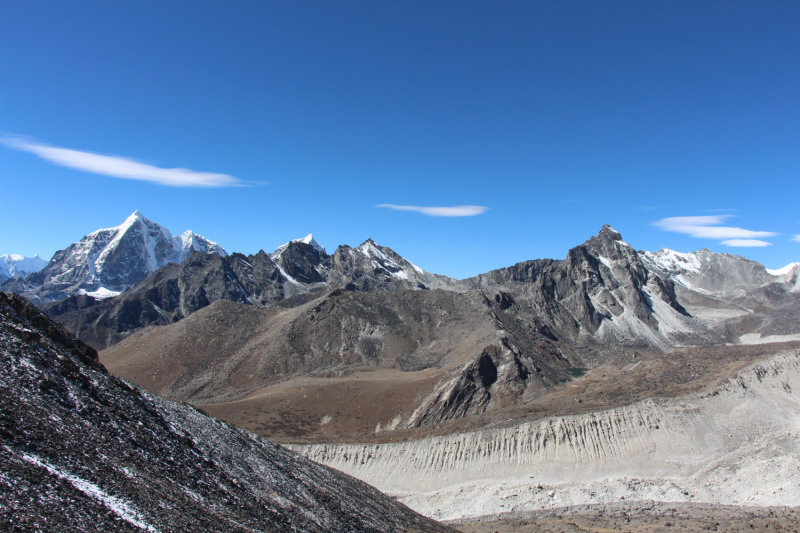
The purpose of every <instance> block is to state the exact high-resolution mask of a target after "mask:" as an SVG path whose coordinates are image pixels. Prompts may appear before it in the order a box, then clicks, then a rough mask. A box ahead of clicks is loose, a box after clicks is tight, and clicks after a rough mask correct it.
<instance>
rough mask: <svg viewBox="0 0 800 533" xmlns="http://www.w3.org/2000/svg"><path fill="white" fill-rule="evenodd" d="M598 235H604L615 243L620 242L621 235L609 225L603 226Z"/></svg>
mask: <svg viewBox="0 0 800 533" xmlns="http://www.w3.org/2000/svg"><path fill="white" fill-rule="evenodd" d="M598 235H605V236H608V237H611V238H612V239H614V240H615V241H621V240H622V235H621V234H620V232H618V231H617V230H615V229H614V228H612V227H611V225H610V224H604V225H603V227H602V228H601V229H600V232H599V233H598Z"/></svg>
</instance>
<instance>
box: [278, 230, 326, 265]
mask: <svg viewBox="0 0 800 533" xmlns="http://www.w3.org/2000/svg"><path fill="white" fill-rule="evenodd" d="M293 242H299V243H303V244H307V245H309V246H311V247H312V248H314V249H315V250H316V251H318V252H321V253H323V254H324V253H326V252H325V247H324V246H322V245H321V244H320V243H318V242H317V241H316V239H314V235H313V234H311V233H309V234H308V235H306V236H305V237H303V238H302V239H293V240H291V241H289V242H287V243H286V244H281V245H280V246H278V247H277V248H275V251H274V252H272V253H271V254H269V255H270V258H272V260H273V261H274V260H276V259H278V257H280V256H281V254H282V253H283V252H285V251H286V249H287V248H288V247H289V245H290V244H291V243H293Z"/></svg>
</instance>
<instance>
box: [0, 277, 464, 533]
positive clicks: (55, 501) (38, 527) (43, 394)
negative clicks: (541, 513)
mask: <svg viewBox="0 0 800 533" xmlns="http://www.w3.org/2000/svg"><path fill="white" fill-rule="evenodd" d="M0 357H2V360H3V361H2V365H0V456H2V460H0V486H1V487H2V488H1V489H0V529H3V530H4V531H59V532H66V531H76V532H77V531H162V532H167V531H169V532H182V531H183V532H195V531H219V532H232V531H243V532H244V531H248V532H249V531H319V532H323V531H326V532H327V531H342V532H344V531H374V532H382V531H448V530H449V529H448V528H446V527H444V526H441V525H439V524H437V523H435V522H432V521H430V520H428V519H426V518H424V517H422V516H420V515H418V514H416V513H414V512H412V511H410V510H409V509H408V508H406V507H404V506H403V505H401V504H399V503H397V502H396V501H394V500H393V499H390V498H388V497H386V496H384V495H383V494H381V493H380V492H378V491H377V490H375V489H373V488H372V487H370V486H368V485H366V484H364V483H362V482H359V481H357V480H355V479H353V478H351V477H349V476H347V475H344V474H341V473H340V472H337V471H334V470H331V469H328V468H325V467H322V466H320V465H317V464H316V463H313V462H310V461H308V460H306V459H303V458H301V457H299V456H297V455H296V454H294V453H292V452H289V451H287V450H285V449H283V448H281V447H279V446H277V445H275V444H272V443H270V442H268V441H265V440H263V439H261V438H259V437H256V436H255V435H252V434H250V433H247V432H246V431H244V430H241V429H237V428H234V427H231V426H229V425H227V424H225V423H223V422H221V421H219V420H216V419H214V418H211V417H209V416H208V415H206V414H204V413H202V412H199V411H197V410H195V409H194V408H191V407H189V406H187V405H184V404H176V403H173V402H171V401H167V400H164V399H162V398H159V397H158V396H154V395H152V394H150V393H148V392H145V391H143V390H141V389H138V388H135V387H131V386H129V385H128V384H127V383H126V382H124V381H122V380H120V379H119V378H116V377H113V376H110V375H109V374H108V373H107V372H106V370H105V369H104V368H103V367H102V366H101V365H100V364H99V363H98V362H97V355H96V352H94V350H93V349H91V348H89V347H88V346H86V345H84V344H83V343H81V342H79V341H76V340H75V339H74V338H73V337H71V336H70V335H69V334H68V333H67V332H66V331H65V330H63V329H62V328H61V327H60V326H58V325H57V324H54V323H53V322H51V321H50V320H49V319H48V318H47V317H46V316H45V315H43V314H41V313H40V312H39V311H38V310H37V309H36V308H35V307H33V306H31V305H30V304H29V303H28V302H27V301H25V300H24V299H22V298H19V297H16V296H11V297H8V296H6V295H5V294H3V293H0Z"/></svg>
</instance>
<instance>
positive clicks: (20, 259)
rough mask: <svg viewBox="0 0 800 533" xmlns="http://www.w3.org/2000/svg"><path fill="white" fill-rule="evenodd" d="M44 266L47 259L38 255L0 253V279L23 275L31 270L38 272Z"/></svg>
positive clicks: (31, 271)
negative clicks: (26, 255)
mask: <svg viewBox="0 0 800 533" xmlns="http://www.w3.org/2000/svg"><path fill="white" fill-rule="evenodd" d="M46 266H47V261H45V260H44V259H42V258H41V257H39V256H38V255H34V256H33V257H25V256H23V255H19V254H7V255H0V280H2V279H5V278H21V277H25V276H27V275H28V274H31V273H33V272H39V271H40V270H41V269H43V268H44V267H46Z"/></svg>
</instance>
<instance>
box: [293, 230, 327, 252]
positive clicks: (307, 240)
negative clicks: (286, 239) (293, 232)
mask: <svg viewBox="0 0 800 533" xmlns="http://www.w3.org/2000/svg"><path fill="white" fill-rule="evenodd" d="M292 242H302V243H304V244H308V245H309V246H311V247H312V248H314V249H315V250H317V251H318V252H324V251H325V247H324V246H322V245H321V244H320V243H318V242H317V241H316V239H314V235H313V234H312V233H309V234H308V235H306V236H305V237H303V238H302V239H295V240H293V241H292Z"/></svg>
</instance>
